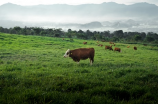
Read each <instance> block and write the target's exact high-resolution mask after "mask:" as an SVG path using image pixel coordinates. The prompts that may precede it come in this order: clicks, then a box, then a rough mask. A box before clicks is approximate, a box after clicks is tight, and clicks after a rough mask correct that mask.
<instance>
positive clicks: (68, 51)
mask: <svg viewBox="0 0 158 104" xmlns="http://www.w3.org/2000/svg"><path fill="white" fill-rule="evenodd" d="M69 55H70V49H68V50H67V51H66V52H65V54H64V57H69Z"/></svg>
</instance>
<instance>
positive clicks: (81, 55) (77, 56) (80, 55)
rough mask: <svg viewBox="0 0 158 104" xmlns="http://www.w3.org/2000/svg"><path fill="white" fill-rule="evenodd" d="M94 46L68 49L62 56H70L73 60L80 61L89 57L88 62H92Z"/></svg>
mask: <svg viewBox="0 0 158 104" xmlns="http://www.w3.org/2000/svg"><path fill="white" fill-rule="evenodd" d="M94 53H95V50H94V48H79V49H75V50H70V49H68V50H67V51H66V52H65V54H64V57H71V58H72V59H73V60H74V61H75V62H78V63H79V62H80V60H85V59H87V58H89V59H90V64H91V65H92V63H93V62H94Z"/></svg>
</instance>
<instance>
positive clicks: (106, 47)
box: [105, 46, 113, 51]
mask: <svg viewBox="0 0 158 104" xmlns="http://www.w3.org/2000/svg"><path fill="white" fill-rule="evenodd" d="M106 49H109V50H112V51H113V49H112V46H105V50H106Z"/></svg>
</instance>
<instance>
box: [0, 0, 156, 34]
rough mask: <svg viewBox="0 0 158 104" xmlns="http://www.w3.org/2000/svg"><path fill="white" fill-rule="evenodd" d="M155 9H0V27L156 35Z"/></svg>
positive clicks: (148, 6)
mask: <svg viewBox="0 0 158 104" xmlns="http://www.w3.org/2000/svg"><path fill="white" fill-rule="evenodd" d="M157 11H158V7H157V6H156V5H153V4H152V5H151V4H148V3H139V4H135V5H134V4H133V5H128V6H127V5H123V4H116V3H102V4H96V5H95V4H84V5H77V6H73V5H63V4H61V5H37V6H19V5H15V4H10V3H8V4H5V5H2V6H0V14H1V15H0V26H2V27H5V28H10V27H14V26H20V27H25V26H27V27H43V28H62V29H63V30H64V31H67V30H68V29H72V30H79V29H82V30H84V31H86V30H91V31H107V30H109V31H115V30H123V31H124V32H125V31H127V32H130V31H137V32H156V33H158V14H157Z"/></svg>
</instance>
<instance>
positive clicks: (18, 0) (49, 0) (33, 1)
mask: <svg viewBox="0 0 158 104" xmlns="http://www.w3.org/2000/svg"><path fill="white" fill-rule="evenodd" d="M103 2H116V3H119V4H126V5H130V4H134V3H138V2H147V3H150V4H155V5H157V6H158V0H0V5H3V4H5V3H13V4H17V5H23V6H29V5H39V4H45V5H48V4H69V5H80V4H101V3H103Z"/></svg>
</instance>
